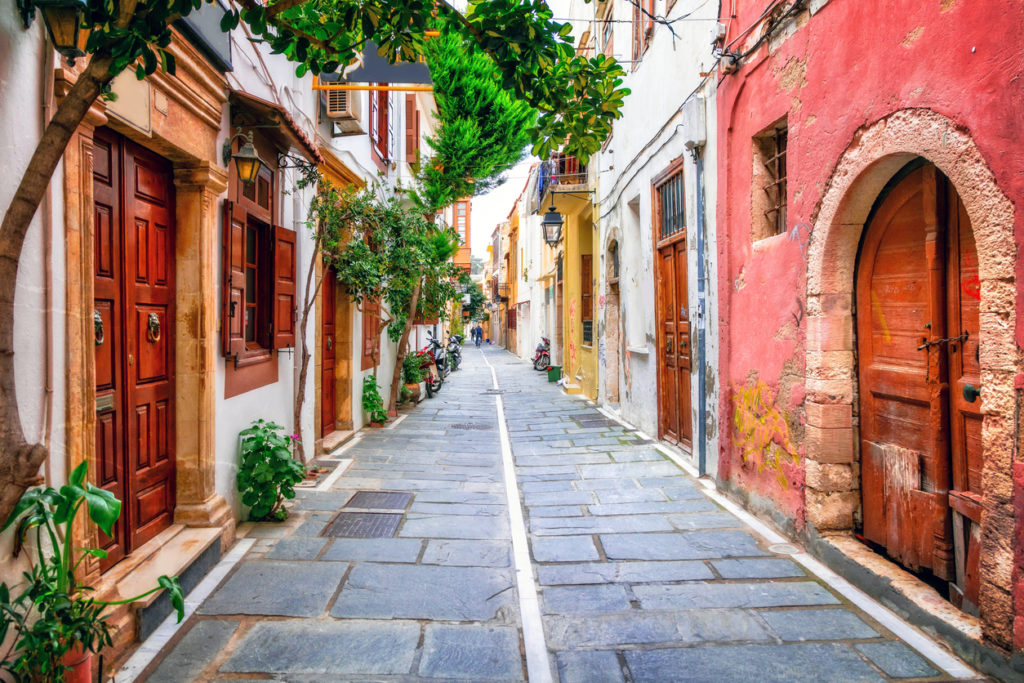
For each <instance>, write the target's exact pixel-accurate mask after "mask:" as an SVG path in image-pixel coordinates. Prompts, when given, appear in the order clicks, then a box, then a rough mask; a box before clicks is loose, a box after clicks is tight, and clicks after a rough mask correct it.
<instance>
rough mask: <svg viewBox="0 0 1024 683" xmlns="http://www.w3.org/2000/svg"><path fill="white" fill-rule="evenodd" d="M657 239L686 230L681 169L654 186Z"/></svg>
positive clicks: (684, 198)
mask: <svg viewBox="0 0 1024 683" xmlns="http://www.w3.org/2000/svg"><path fill="white" fill-rule="evenodd" d="M654 193H655V211H656V218H657V223H658V225H657V226H656V228H657V230H658V239H659V240H663V239H667V238H669V237H672V236H674V235H677V234H679V233H681V232H684V231H685V230H686V197H685V193H684V186H683V169H682V165H681V164H680V165H679V169H678V170H677V171H675V172H673V173H671V174H670V175H669V176H667V177H666V178H664V179H663V180H661V181H660V182H659V183H657V184H656V185H655V187H654Z"/></svg>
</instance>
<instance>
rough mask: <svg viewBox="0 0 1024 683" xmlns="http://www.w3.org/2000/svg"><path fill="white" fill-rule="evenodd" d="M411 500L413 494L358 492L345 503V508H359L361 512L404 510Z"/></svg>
mask: <svg viewBox="0 0 1024 683" xmlns="http://www.w3.org/2000/svg"><path fill="white" fill-rule="evenodd" d="M410 500H412V494H411V493H395V492H393V491H357V492H356V495H354V496H352V498H351V499H350V500H349V501H348V502H347V503H345V507H347V508H359V509H360V510H404V509H405V506H407V505H408V504H409V501H410Z"/></svg>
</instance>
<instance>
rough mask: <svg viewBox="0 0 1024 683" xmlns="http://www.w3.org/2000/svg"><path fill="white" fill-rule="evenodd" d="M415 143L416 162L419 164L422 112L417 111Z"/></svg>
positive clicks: (414, 132) (414, 133)
mask: <svg viewBox="0 0 1024 683" xmlns="http://www.w3.org/2000/svg"><path fill="white" fill-rule="evenodd" d="M412 139H413V143H414V144H415V145H416V151H415V156H416V158H415V159H413V161H414V162H416V163H419V160H420V110H419V109H417V110H416V130H414V131H413V138H412Z"/></svg>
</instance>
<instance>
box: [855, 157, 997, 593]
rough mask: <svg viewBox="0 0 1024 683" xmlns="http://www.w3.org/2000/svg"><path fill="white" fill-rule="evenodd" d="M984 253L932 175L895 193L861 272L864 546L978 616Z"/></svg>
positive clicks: (909, 179)
mask: <svg viewBox="0 0 1024 683" xmlns="http://www.w3.org/2000/svg"><path fill="white" fill-rule="evenodd" d="M979 303H980V289H979V287H978V270H977V252H976V250H975V245H974V235H973V233H972V231H971V225H970V221H969V220H968V218H967V214H966V212H965V210H964V207H963V204H962V203H961V201H960V199H959V197H958V196H957V195H956V192H955V190H954V189H953V188H952V186H951V185H950V184H949V183H948V181H947V180H946V178H945V177H944V176H943V175H942V174H941V173H940V172H938V171H937V170H936V169H935V167H934V166H932V165H930V164H925V165H918V166H917V167H916V168H913V170H910V171H909V172H904V173H902V174H901V175H900V176H898V178H897V179H896V180H894V182H892V183H890V187H889V188H887V193H886V194H885V195H884V198H883V199H882V200H881V201H880V203H879V204H878V205H877V206H876V208H875V210H874V212H873V215H872V218H871V220H870V223H869V225H868V227H867V230H866V234H865V237H864V242H863V245H862V247H861V254H860V261H859V265H858V270H857V311H858V317H857V337H858V342H857V343H858V358H859V366H858V373H859V381H860V429H861V432H860V434H861V477H862V482H861V489H862V502H863V534H864V537H865V538H866V539H867V540H869V541H871V542H873V543H876V544H878V545H880V546H883V547H884V548H885V549H886V551H887V552H888V553H889V555H891V556H892V557H894V558H895V559H896V560H898V561H899V562H900V563H902V564H903V565H904V566H906V567H907V568H909V569H912V570H915V571H926V572H929V573H931V574H933V575H935V576H937V577H939V578H942V579H946V580H947V581H949V582H950V593H951V598H952V599H953V601H954V603H956V604H958V605H960V606H962V607H963V608H964V609H966V610H969V611H973V609H974V605H975V604H976V603H977V593H978V577H977V573H978V543H979V528H980V526H979V525H980V521H981V505H980V501H981V465H982V457H981V456H982V452H981V400H980V398H979V394H978V388H979V384H980V381H979V377H980V371H979V363H978V330H979V324H978V304H979Z"/></svg>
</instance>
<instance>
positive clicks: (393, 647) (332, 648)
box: [221, 621, 420, 675]
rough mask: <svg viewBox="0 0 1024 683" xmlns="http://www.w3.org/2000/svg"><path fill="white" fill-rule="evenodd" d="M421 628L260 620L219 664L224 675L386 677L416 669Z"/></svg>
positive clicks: (398, 624) (407, 624) (405, 624)
mask: <svg viewBox="0 0 1024 683" xmlns="http://www.w3.org/2000/svg"><path fill="white" fill-rule="evenodd" d="M419 638H420V626H419V624H417V623H415V622H402V621H389V622H373V621H346V622H337V621H326V622H325V621H270V622H263V623H259V624H256V625H255V626H254V627H253V628H252V630H251V631H250V632H249V633H248V634H246V636H245V639H244V640H243V641H242V643H241V644H240V645H239V646H238V648H237V649H236V650H235V652H234V654H232V655H231V657H229V658H228V660H227V662H225V663H224V665H223V666H221V671H224V672H226V673H269V674H321V675H387V674H407V673H409V672H410V671H411V670H412V665H413V658H414V655H415V652H416V643H417V642H418V641H419Z"/></svg>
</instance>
